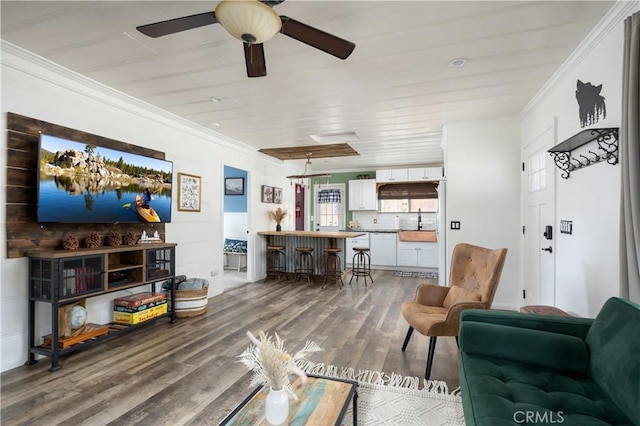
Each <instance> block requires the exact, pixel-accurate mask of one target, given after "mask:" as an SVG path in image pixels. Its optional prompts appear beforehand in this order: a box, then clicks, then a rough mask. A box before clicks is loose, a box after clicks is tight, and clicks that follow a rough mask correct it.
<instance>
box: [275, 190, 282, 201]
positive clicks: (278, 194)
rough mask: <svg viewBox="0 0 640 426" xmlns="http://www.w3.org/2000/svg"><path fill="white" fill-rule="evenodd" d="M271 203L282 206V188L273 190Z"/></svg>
mask: <svg viewBox="0 0 640 426" xmlns="http://www.w3.org/2000/svg"><path fill="white" fill-rule="evenodd" d="M273 202H274V203H276V204H282V188H273Z"/></svg>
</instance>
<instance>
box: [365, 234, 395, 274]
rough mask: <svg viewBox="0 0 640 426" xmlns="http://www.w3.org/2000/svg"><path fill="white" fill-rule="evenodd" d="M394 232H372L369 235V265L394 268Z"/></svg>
mask: <svg viewBox="0 0 640 426" xmlns="http://www.w3.org/2000/svg"><path fill="white" fill-rule="evenodd" d="M396 239H397V234H396V233H395V232H372V233H371V234H370V244H371V264H372V265H376V266H396Z"/></svg>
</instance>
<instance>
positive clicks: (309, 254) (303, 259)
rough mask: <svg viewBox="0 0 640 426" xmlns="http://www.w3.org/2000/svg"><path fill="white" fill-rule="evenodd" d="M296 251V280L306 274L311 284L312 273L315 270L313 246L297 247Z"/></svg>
mask: <svg viewBox="0 0 640 426" xmlns="http://www.w3.org/2000/svg"><path fill="white" fill-rule="evenodd" d="M296 253H297V255H296V270H295V272H296V281H298V280H299V279H300V277H301V276H303V275H304V276H306V277H307V282H308V283H309V284H311V275H313V272H314V267H313V265H314V260H313V247H296Z"/></svg>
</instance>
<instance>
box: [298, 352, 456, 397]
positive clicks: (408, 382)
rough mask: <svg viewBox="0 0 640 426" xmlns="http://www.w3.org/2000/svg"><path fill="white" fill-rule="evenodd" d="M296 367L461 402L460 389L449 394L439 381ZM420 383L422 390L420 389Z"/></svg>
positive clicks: (324, 366) (321, 365) (305, 363)
mask: <svg viewBox="0 0 640 426" xmlns="http://www.w3.org/2000/svg"><path fill="white" fill-rule="evenodd" d="M298 367H299V368H300V369H301V370H302V371H304V372H305V373H307V374H316V375H319V376H327V377H333V378H336V379H347V380H354V381H357V382H358V383H360V384H366V385H368V386H371V387H373V388H375V389H380V390H384V389H388V388H393V389H394V390H396V391H399V392H402V393H406V394H409V395H415V396H422V397H427V398H435V399H440V400H444V401H451V402H461V397H460V388H456V389H454V390H453V391H451V392H450V391H449V387H448V386H447V383H446V382H443V381H440V380H426V379H420V378H418V377H415V376H402V375H400V374H396V373H391V375H389V374H386V373H384V372H382V371H372V370H361V369H358V370H356V369H354V368H352V367H338V366H335V365H327V364H324V363H314V362H311V361H301V362H299V363H298ZM421 382H422V388H420V384H421Z"/></svg>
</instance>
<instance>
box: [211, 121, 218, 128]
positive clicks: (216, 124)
mask: <svg viewBox="0 0 640 426" xmlns="http://www.w3.org/2000/svg"><path fill="white" fill-rule="evenodd" d="M210 126H211V127H214V128H218V127H220V123H217V122H215V121H214V122H212V123H211V124H210Z"/></svg>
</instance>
